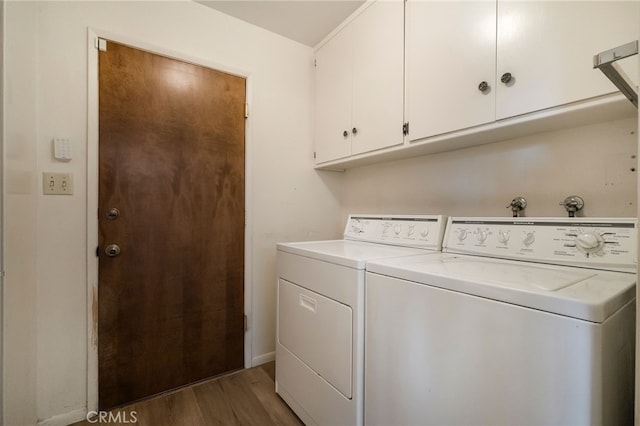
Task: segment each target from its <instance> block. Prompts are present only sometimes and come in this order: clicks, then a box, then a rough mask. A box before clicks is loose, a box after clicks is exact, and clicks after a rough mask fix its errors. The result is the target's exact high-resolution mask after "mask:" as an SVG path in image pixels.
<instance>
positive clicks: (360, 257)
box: [276, 215, 446, 425]
mask: <svg viewBox="0 0 640 426" xmlns="http://www.w3.org/2000/svg"><path fill="white" fill-rule="evenodd" d="M445 224H446V218H444V217H443V216H425V215H420V216H406V215H402V216H398V215H392V216H382V215H350V216H349V219H348V221H347V225H346V227H345V231H344V239H342V240H330V241H313V242H297V243H281V244H278V245H277V249H278V250H277V261H278V309H277V311H278V314H277V315H278V318H277V342H276V392H277V393H278V394H279V395H280V396H281V397H282V399H284V401H285V402H286V403H287V404H288V405H289V406H290V407H291V408H292V409H293V411H294V412H295V413H296V414H297V415H298V417H300V419H301V420H302V421H303V422H304V423H305V424H307V425H314V424H318V425H361V424H363V369H364V365H363V357H364V347H363V343H364V298H365V266H366V264H367V262H368V261H370V260H373V259H384V258H392V257H400V256H417V255H422V254H425V253H430V252H435V251H439V250H440V249H441V244H442V238H443V235H444V227H445Z"/></svg>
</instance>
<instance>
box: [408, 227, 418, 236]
mask: <svg viewBox="0 0 640 426" xmlns="http://www.w3.org/2000/svg"><path fill="white" fill-rule="evenodd" d="M415 228H416V226H415V225H409V229H407V237H410V236H412V235H413V233H414V231H415V230H416V229H415Z"/></svg>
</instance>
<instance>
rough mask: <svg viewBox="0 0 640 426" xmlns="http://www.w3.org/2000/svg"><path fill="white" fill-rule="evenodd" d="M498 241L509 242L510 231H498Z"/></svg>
mask: <svg viewBox="0 0 640 426" xmlns="http://www.w3.org/2000/svg"><path fill="white" fill-rule="evenodd" d="M498 241H500V242H501V243H502V244H507V243H508V242H509V231H502V230H499V231H498Z"/></svg>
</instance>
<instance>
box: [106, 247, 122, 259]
mask: <svg viewBox="0 0 640 426" xmlns="http://www.w3.org/2000/svg"><path fill="white" fill-rule="evenodd" d="M104 253H105V254H106V255H107V256H109V257H116V256H117V255H119V254H120V246H119V245H117V244H109V245H108V246H107V247H105V249H104Z"/></svg>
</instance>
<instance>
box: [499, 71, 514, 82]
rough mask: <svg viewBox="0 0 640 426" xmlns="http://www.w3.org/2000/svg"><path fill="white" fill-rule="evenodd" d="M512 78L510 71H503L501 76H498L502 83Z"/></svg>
mask: <svg viewBox="0 0 640 426" xmlns="http://www.w3.org/2000/svg"><path fill="white" fill-rule="evenodd" d="M512 78H513V76H512V75H511V73H510V72H505V73H504V74H502V77H500V81H501V82H503V83H504V84H507V83H508V82H510V81H511V79H512Z"/></svg>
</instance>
